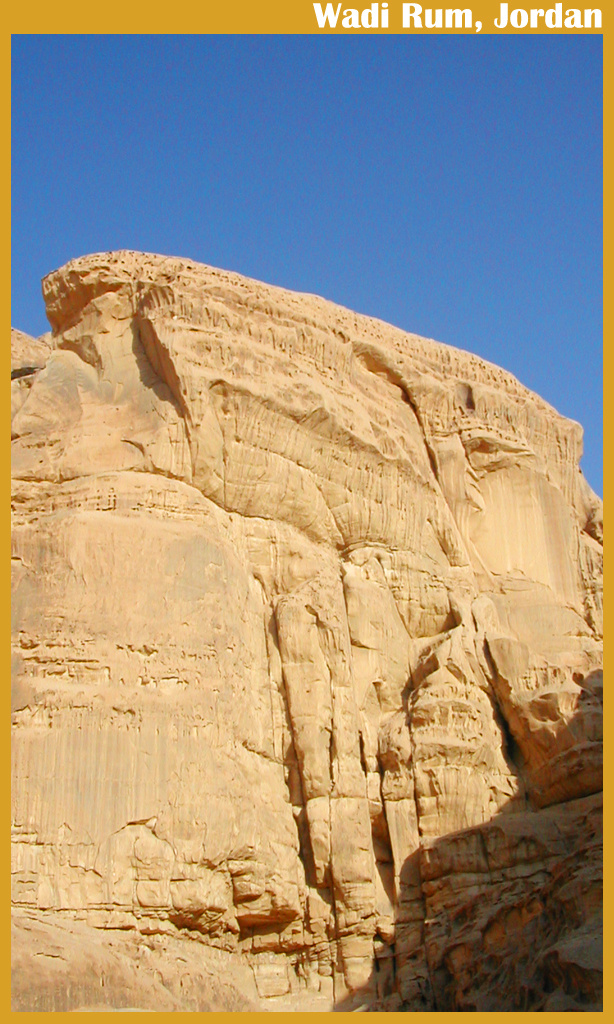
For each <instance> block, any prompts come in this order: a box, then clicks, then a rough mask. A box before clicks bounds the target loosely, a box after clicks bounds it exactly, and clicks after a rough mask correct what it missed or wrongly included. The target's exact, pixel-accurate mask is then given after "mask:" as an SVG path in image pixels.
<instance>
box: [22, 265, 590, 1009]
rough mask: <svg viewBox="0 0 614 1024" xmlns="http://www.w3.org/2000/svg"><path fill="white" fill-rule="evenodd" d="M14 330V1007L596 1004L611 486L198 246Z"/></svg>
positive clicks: (531, 428)
mask: <svg viewBox="0 0 614 1024" xmlns="http://www.w3.org/2000/svg"><path fill="white" fill-rule="evenodd" d="M43 292H44V297H45V302H46V308H47V315H48V318H49V322H50V324H51V328H52V333H51V334H50V335H47V336H45V337H44V338H42V339H38V340H35V339H32V338H28V337H27V336H25V335H23V334H20V333H19V332H13V335H12V339H11V354H12V368H13V374H12V376H13V381H12V455H13V548H12V557H13V562H12V565H13V603H12V612H13V682H12V715H13V743H12V754H13V765H14V774H13V790H12V800H13V868H12V871H13V874H12V878H13V905H14V929H15V938H14V944H13V953H14V965H13V967H14V971H13V977H14V980H13V1000H14V1008H15V1009H17V1010H33V1009H34V1010H39V1011H60V1010H79V1009H81V1010H83V1009H97V1008H100V1007H103V1008H106V1009H110V1008H111V1009H121V1008H137V1009H139V1008H140V1009H144V1010H178V1011H179V1010H205V1011H207V1010H216V1009H228V1010H238V1011H248V1010H252V1009H267V1010H276V1011H281V1010H308V1011H328V1010H331V1009H332V1008H333V1007H334V1008H336V1009H337V1010H344V1009H348V1010H355V1009H366V1010H385V1011H391V1010H399V1009H403V1010H432V1011H442V1010H461V1011H477V1010H481V1011H494V1010H572V1011H573V1010H595V1009H599V1007H600V1000H601V985H602V969H601V948H600V929H601V881H600V879H601V824H600V813H601V795H600V794H601V789H602V735H601V722H602V591H601V579H602V526H601V523H602V519H601V503H600V501H599V499H598V498H597V497H596V496H595V495H594V494H593V493H592V492H591V490H590V488H589V487H588V486H587V484H586V482H585V481H584V479H583V477H582V475H581V473H580V470H579V458H580V455H581V451H582V431H581V428H580V427H579V426H578V424H576V423H573V422H571V421H569V420H567V419H564V418H563V417H561V416H560V415H559V414H558V413H556V412H555V410H554V409H552V408H551V407H550V406H549V405H547V403H546V402H544V401H543V400H542V399H540V398H539V397H538V396H536V395H535V394H533V393H531V392H530V391H528V390H527V389H526V388H525V387H523V386H522V385H521V384H520V383H519V382H518V381H517V380H516V379H515V378H514V377H512V376H511V375H510V374H509V373H506V372H505V371H503V370H501V369H498V368H497V367H495V366H492V365H490V364H488V363H486V362H484V361H483V360H482V359H479V358H477V357H475V356H472V355H469V354H467V353H464V352H460V351H457V350H455V349H452V348H449V347H447V346H445V345H441V344H438V343H436V342H433V341H428V340H425V339H423V338H419V337H416V336H413V335H408V334H406V333H404V332H402V331H400V330H397V329H395V328H393V327H390V326H388V325H386V324H383V323H381V322H379V321H376V320H372V319H369V318H367V317H364V316H359V315H357V314H354V313H352V312H350V311H348V310H345V309H342V308H340V307H337V306H335V305H333V304H331V303H329V302H326V301H324V300H322V299H319V298H315V297H313V296H306V295H297V294H294V293H291V292H288V291H284V290H281V289H278V288H273V287H269V286H267V285H263V284H260V283H258V282H255V281H251V280H248V279H245V278H242V277H240V276H238V275H235V274H231V273H227V272H224V271H221V270H215V269H212V268H210V267H206V266H201V265H199V264H195V263H191V262H189V261H186V260H179V259H171V258H164V257H160V256H152V255H143V254H139V253H132V252H119V253H103V254H98V255H94V256H88V257H84V258H82V259H78V260H74V261H73V262H71V263H69V264H68V265H67V266H65V267H64V268H62V269H61V270H58V271H56V272H55V273H52V274H50V275H49V276H48V277H47V278H46V279H45V281H44V282H43Z"/></svg>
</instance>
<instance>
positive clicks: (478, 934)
mask: <svg viewBox="0 0 614 1024" xmlns="http://www.w3.org/2000/svg"><path fill="white" fill-rule="evenodd" d="M597 675H598V673H591V674H590V676H589V677H587V680H586V684H587V693H586V694H583V695H582V697H581V698H580V700H579V703H578V708H577V711H576V715H575V716H574V717H573V719H572V720H571V722H570V723H569V727H570V728H569V734H571V735H574V734H575V735H577V736H581V735H582V725H581V723H580V721H579V719H580V717H581V716H582V715H583V714H584V713H585V707H584V705H585V700H583V699H582V698H583V697H586V700H589V698H590V701H589V705H590V706H592V704H591V702H592V700H593V696H594V691H595V689H596V688H597V689H599V686H598V683H599V680H598V679H597ZM593 710H594V709H593ZM567 754H568V755H569V759H570V768H571V769H572V774H573V768H574V767H575V762H576V760H577V757H578V755H579V751H578V750H577V749H575V748H570V749H569V751H567ZM592 788H595V789H596V788H597V787H592ZM572 791H573V787H572ZM529 800H530V794H529ZM602 891H603V794H602V792H601V791H597V792H591V791H590V790H589V791H588V792H587V794H586V795H583V796H580V797H578V798H575V799H568V800H564V801H561V802H559V803H556V804H551V805H550V806H547V807H542V808H534V809H531V808H530V806H529V807H526V808H525V807H522V806H521V809H520V810H517V809H515V807H514V805H513V804H508V805H506V807H505V808H504V809H503V810H502V811H501V812H500V813H499V814H498V815H496V816H495V817H494V818H492V819H491V820H490V821H488V822H486V823H484V824H482V825H478V826H475V827H473V828H469V829H465V830H463V831H459V832H455V833H451V834H448V835H445V836H442V837H440V838H436V839H424V838H423V839H422V841H421V845H420V849H419V850H417V851H416V852H415V853H413V854H412V855H411V856H410V857H408V858H407V860H406V861H405V863H404V864H403V867H402V870H401V877H400V886H399V894H398V896H399V899H398V905H397V910H396V920H395V927H394V936H393V938H392V939H391V940H390V937H388V938H389V941H387V942H386V941H383V940H382V941H377V940H376V946H375V956H374V961H373V970H372V974H371V977H370V978H369V981H368V983H367V984H366V985H365V986H363V988H361V989H360V990H356V991H354V992H353V993H352V994H351V995H349V996H348V997H347V998H346V999H344V1000H342V1001H340V1002H339V1003H338V1004H337V1005H336V1007H335V1011H336V1012H343V1011H356V1010H362V1011H367V1012H378V1011H393V1010H403V1011H409V1012H415V1011H425V1010H426V1011H435V1012H442V1011H447V1012H450V1011H453V1012H454V1011H456V1012H458V1011H461V1012H463V1011H464V1012H471V1011H480V1012H502V1011H503V1012H505V1011H521V1012H523V1011H524V1012H527V1011H533V1012H535V1011H550V1012H557V1011H571V1012H578V1011H584V1012H586V1011H593V1012H594V1011H600V1010H601V1009H602V998H603V996H602V993H603V963H602V956H603V954H602V940H603V907H602Z"/></svg>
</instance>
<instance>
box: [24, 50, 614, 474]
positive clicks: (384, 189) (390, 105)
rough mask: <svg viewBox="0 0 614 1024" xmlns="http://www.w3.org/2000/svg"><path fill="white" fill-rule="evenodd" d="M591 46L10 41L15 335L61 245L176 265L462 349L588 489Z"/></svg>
mask: <svg viewBox="0 0 614 1024" xmlns="http://www.w3.org/2000/svg"><path fill="white" fill-rule="evenodd" d="M601 95H602V50H601V38H600V37H597V36H555V35H553V36H497V37H494V36H490V37H489V36H483V35H481V36H425V37H420V36H387V37H382V36H379V37H378V36H376V35H360V36H359V35H356V36H317V37H316V36H303V37H301V36H247V37H245V36H190V37H183V36H132V37H131V36H123V37H122V36H70V37H64V36H17V37H14V39H13V151H12V162H13V279H12V283H13V308H12V322H13V324H14V326H16V327H19V328H21V329H22V330H25V331H27V332H29V333H32V334H40V333H42V332H43V331H45V330H47V323H46V320H45V316H44V309H43V304H42V299H41V296H40V280H41V278H42V277H43V276H44V274H46V273H48V272H49V271H50V270H52V269H54V268H56V267H58V266H60V265H61V264H63V263H65V262H66V261H67V260H69V259H71V258H72V257H75V256H80V255H83V254H85V253H88V252H97V251H106V250H110V249H120V248H129V249H140V250H145V251H150V252H159V253H165V254H167V255H176V256H186V257H190V258H192V259H195V260H200V261H202V262H205V263H210V264H213V265H216V266H220V267H225V268H227V269H230V270H236V271H239V272H240V273H243V274H248V275H249V276H251V277H256V278H259V279H261V280H263V281H268V282H270V283H273V284H278V285H283V286H284V287H288V288H294V289H297V290H300V291H307V292H315V293H317V294H319V295H323V296H325V297H326V298H329V299H333V300H334V301H336V302H339V303H342V304H343V305H346V306H349V307H351V308H352V309H355V310H358V311H360V312H363V313H368V314H371V315H373V316H377V317H380V318H381V319H384V320H388V321H390V322H391V323H393V324H396V325H398V326H400V327H403V328H405V329H407V330H409V331H413V332H416V333H418V334H422V335H426V336H427V337H432V338H436V339H438V340H439V341H445V342H448V343H449V344H452V345H457V346H459V347H461V348H465V349H469V350H470V351H472V352H477V353H479V354H480V355H482V356H484V357H485V358H487V359H490V360H492V361H493V362H496V363H498V364H500V365H501V366H504V367H505V368H506V369H509V370H511V371H512V372H513V373H515V374H516V375H517V376H518V377H519V378H520V379H521V380H522V381H523V382H524V383H525V384H527V385H528V386H529V387H530V388H533V389H534V390H535V391H538V392H539V393H540V394H541V395H543V396H544V397H545V398H546V399H547V400H548V401H550V402H551V403H552V404H553V405H554V406H555V407H556V408H557V409H559V410H560V411H561V412H562V413H564V414H565V415H568V416H571V417H573V418H574V419H576V420H579V421H580V422H581V423H582V424H583V426H584V428H585V452H586V454H585V456H584V459H583V468H584V472H585V474H586V476H587V478H588V480H589V482H590V483H591V484H592V486H593V487H594V488H595V489H596V490H597V491H599V493H601V492H602V466H601V464H602V448H601V443H602V442H601V435H602V347H601V331H602V319H601V304H602V288H601V230H602V214H601V211H602V170H601V126H602V108H601Z"/></svg>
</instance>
